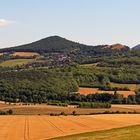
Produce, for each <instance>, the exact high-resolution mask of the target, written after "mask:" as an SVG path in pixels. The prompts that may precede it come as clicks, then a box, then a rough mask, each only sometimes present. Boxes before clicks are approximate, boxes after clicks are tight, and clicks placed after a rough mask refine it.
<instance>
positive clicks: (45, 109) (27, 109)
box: [0, 103, 140, 115]
mask: <svg viewBox="0 0 140 140" xmlns="http://www.w3.org/2000/svg"><path fill="white" fill-rule="evenodd" d="M9 109H12V110H13V112H14V114H15V115H38V114H40V115H49V114H51V113H53V114H60V113H61V112H64V113H65V114H72V112H73V111H75V112H76V114H81V115H83V114H92V113H103V112H105V111H110V112H116V111H120V112H134V111H136V112H140V105H112V107H111V108H108V109H91V108H76V107H74V106H68V107H60V106H50V105H46V104H41V105H38V104H37V105H8V104H3V103H1V104H0V110H3V111H7V110H9Z"/></svg>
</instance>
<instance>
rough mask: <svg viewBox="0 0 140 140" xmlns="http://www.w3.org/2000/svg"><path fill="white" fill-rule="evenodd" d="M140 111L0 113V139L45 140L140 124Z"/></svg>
mask: <svg viewBox="0 0 140 140" xmlns="http://www.w3.org/2000/svg"><path fill="white" fill-rule="evenodd" d="M139 118H140V115H139V114H134V115H133V114H125V115H121V114H117V115H113V114H112V115H110V114H108V115H91V116H90V115H89V116H85V115H84V116H54V117H53V116H37V115H31V116H28V115H25V116H24V115H22V116H20V115H19V116H17V115H15V116H0V140H45V139H50V138H54V137H59V136H65V135H71V134H78V133H84V132H90V131H98V130H107V129H111V128H118V127H124V126H129V125H136V124H140V119H139Z"/></svg>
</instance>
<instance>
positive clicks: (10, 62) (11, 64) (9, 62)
mask: <svg viewBox="0 0 140 140" xmlns="http://www.w3.org/2000/svg"><path fill="white" fill-rule="evenodd" d="M33 61H35V60H34V59H13V60H7V61H3V62H2V63H0V66H2V67H14V66H17V65H23V64H28V63H31V62H33Z"/></svg>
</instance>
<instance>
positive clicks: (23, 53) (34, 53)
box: [12, 52, 39, 57]
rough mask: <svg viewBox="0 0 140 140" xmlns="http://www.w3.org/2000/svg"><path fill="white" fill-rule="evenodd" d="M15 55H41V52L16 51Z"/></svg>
mask: <svg viewBox="0 0 140 140" xmlns="http://www.w3.org/2000/svg"><path fill="white" fill-rule="evenodd" d="M12 55H13V56H27V57H28V56H39V53H36V52H15V53H13V54H12Z"/></svg>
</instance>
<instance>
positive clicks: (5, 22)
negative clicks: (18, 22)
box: [0, 19, 15, 26]
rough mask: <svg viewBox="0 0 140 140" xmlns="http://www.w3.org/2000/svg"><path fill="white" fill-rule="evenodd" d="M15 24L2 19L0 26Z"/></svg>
mask: <svg viewBox="0 0 140 140" xmlns="http://www.w3.org/2000/svg"><path fill="white" fill-rule="evenodd" d="M13 23H15V21H12V20H7V19H0V26H6V25H9V24H13Z"/></svg>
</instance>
